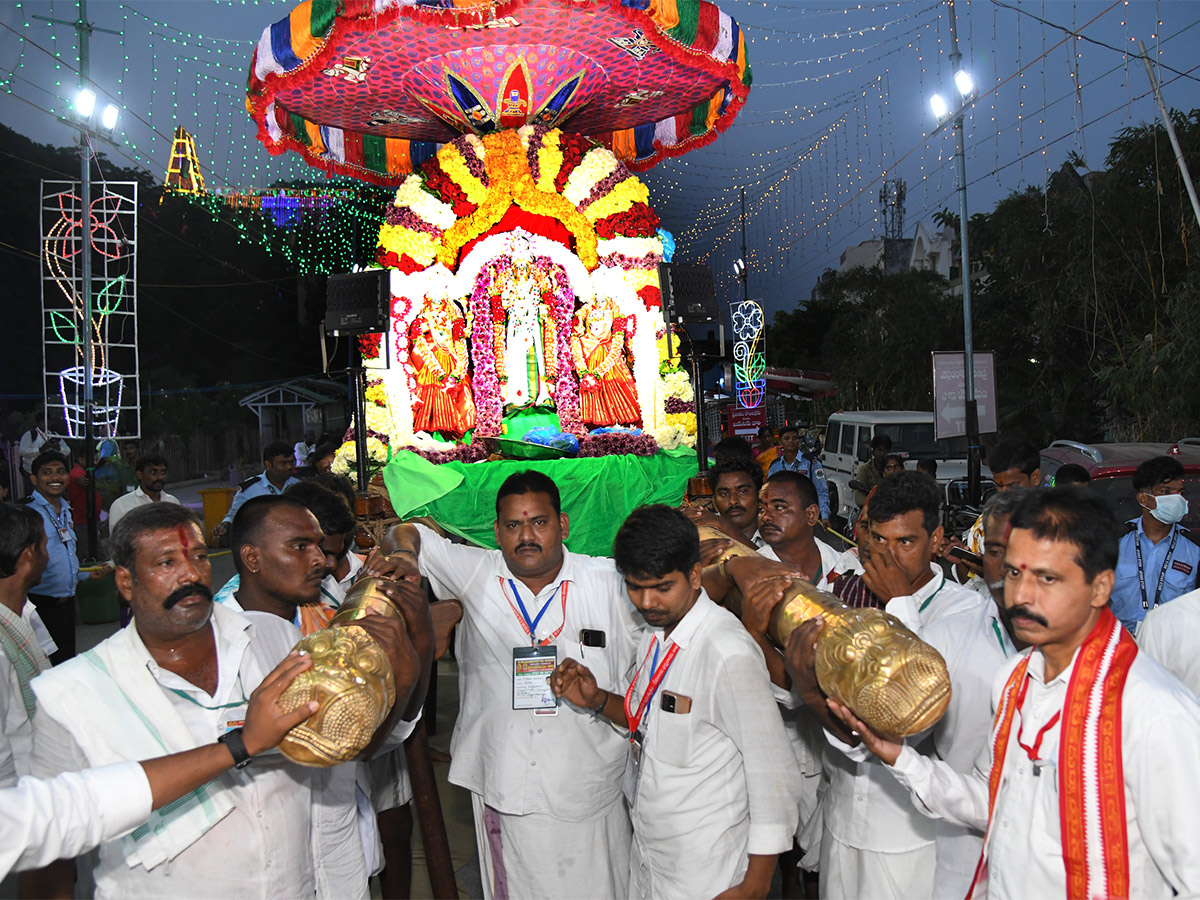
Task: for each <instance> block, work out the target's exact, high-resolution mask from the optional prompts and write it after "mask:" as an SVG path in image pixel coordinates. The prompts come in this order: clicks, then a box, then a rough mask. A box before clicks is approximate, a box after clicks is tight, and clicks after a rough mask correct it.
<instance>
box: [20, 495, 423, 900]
mask: <svg viewBox="0 0 1200 900" xmlns="http://www.w3.org/2000/svg"><path fill="white" fill-rule="evenodd" d="M300 512H302V513H303V514H304V515H309V514H308V512H307V510H304V509H303V507H301V509H300ZM312 527H313V529H314V530H315V523H314V524H313V526H312ZM285 530H286V529H285ZM281 552H283V553H293V554H296V555H299V556H301V557H302V556H303V555H304V554H305V553H306V552H307V551H306V549H305V548H292V547H288V548H286V550H282V551H281ZM317 552H318V553H319V551H317ZM112 555H113V559H114V562H115V563H116V565H117V573H116V579H117V589H118V590H119V591H120V592H121V594H122V596H123V597H124V598H125V599H126V601H127V602H128V603H129V604H130V606H131V607H132V609H133V621H132V623H131V624H130V625H129V627H127V628H125V629H123V630H121V631H119V632H117V633H116V634H115V635H113V636H112V637H110V638H109V639H108V640H106V641H104V642H102V643H101V644H100V645H98V646H97V647H95V648H94V649H92V650H89V651H87V652H86V653H85V654H83V655H82V656H80V657H79V658H77V659H75V660H72V661H71V662H70V663H67V664H64V665H62V666H60V667H58V668H57V669H54V670H52V671H51V672H47V673H45V675H44V676H43V677H40V678H37V679H34V682H33V685H32V686H33V690H34V693H35V694H36V695H37V700H38V714H37V716H36V717H35V719H34V774H35V775H38V776H39V777H46V776H51V775H57V774H59V773H61V772H68V771H79V770H81V769H85V768H89V767H93V766H98V765H105V764H108V763H112V762H119V761H122V760H128V759H143V758H147V757H152V756H160V755H162V754H164V753H173V752H179V751H181V750H187V749H191V748H193V747H196V746H200V745H203V744H207V743H209V742H211V741H213V740H214V739H215V740H221V741H223V742H224V743H225V744H226V745H227V746H228V747H229V749H230V751H231V752H232V754H233V756H234V758H235V759H236V760H237V762H238V767H237V768H235V769H234V770H233V771H231V772H228V773H226V774H225V775H223V776H221V777H220V778H218V779H217V780H216V781H213V782H211V783H210V784H208V785H206V786H205V787H203V788H201V789H199V790H198V791H196V792H194V793H193V794H191V795H189V796H188V797H187V799H185V800H183V801H181V802H179V803H176V804H172V805H171V806H168V807H165V808H164V810H160V811H159V812H158V813H157V814H155V815H154V816H152V817H151V818H150V820H149V821H148V822H147V823H146V827H145V828H139V829H136V830H135V831H134V832H133V833H132V834H130V835H129V836H127V837H125V838H122V839H121V840H117V841H109V842H107V843H105V844H103V845H102V846H101V847H100V851H99V864H98V866H97V867H96V869H95V872H94V874H95V878H96V896H97V897H104V898H107V897H121V898H139V897H146V898H149V897H194V896H197V895H206V896H220V897H251V896H254V897H309V896H312V895H313V894H314V890H315V886H316V884H317V879H316V872H315V869H316V867H317V866H316V860H315V856H314V850H313V843H312V832H313V817H312V807H313V797H312V784H313V779H314V778H315V777H319V776H323V775H324V774H325V773H323V772H317V773H315V774H314V770H310V769H304V768H301V767H298V766H295V765H293V764H292V763H290V762H288V761H287V760H286V759H284V758H283V757H282V756H273V755H265V756H262V757H253V758H252V757H250V756H249V753H248V751H247V749H246V747H245V742H244V741H243V739H242V736H241V725H242V722H243V720H244V719H245V717H246V708H247V703H248V698H249V697H250V695H251V693H252V692H253V691H254V689H255V688H256V687H257V686H258V685H259V683H260V682H261V681H263V679H264V678H265V677H266V676H267V675H268V673H269V672H270V671H271V670H272V668H273V667H274V666H275V665H276V664H277V663H278V662H279V661H280V660H281V659H283V658H284V657H286V656H287V654H288V652H289V651H290V649H291V647H292V646H293V645H294V643H295V641H296V639H297V637H298V634H297V632H296V630H295V628H294V627H293V626H292V625H291V624H290V623H289V622H287V621H285V620H284V619H283V618H282V617H279V616H259V617H257V618H256V619H255V620H254V621H251V620H250V619H249V618H247V617H246V616H244V615H242V614H240V613H237V612H234V611H232V610H230V609H227V608H225V607H224V606H221V605H220V604H214V603H213V601H212V588H211V583H212V570H211V568H210V566H209V562H208V550H207V548H206V547H205V545H204V537H203V534H202V531H201V527H200V523H199V521H198V519H197V518H196V516H195V514H194V513H192V512H191V510H189V509H187V508H186V507H183V506H177V505H175V504H172V503H153V504H150V505H147V506H144V507H141V508H139V509H136V510H134V511H133V512H131V513H129V514H128V515H127V516H126V517H125V519H124V520H123V521H122V522H121V523H120V525H119V526H118V527H117V529H116V532H115V533H114V534H113V536H112ZM359 624H362V625H363V627H364V628H366V629H367V630H368V631H369V632H370V633H371V634H372V636H374V637H375V638H376V639H377V640H379V642H380V643H381V644H382V645H383V646H384V648H385V650H387V652H388V655H389V658H390V659H391V661H392V666H393V670H394V673H395V678H396V694H397V701H396V706H397V709H398V710H399V709H403V708H404V707H406V706H408V705H409V703H410V700H412V699H413V698H412V694H413V692H414V691H416V690H418V686H419V677H418V674H419V671H420V665H419V662H418V661H417V659H416V656H417V653H416V651H415V649H414V647H413V643H412V641H410V639H409V636H408V634H407V633H406V631H405V629H404V626H403V625H402V624H401V623H400V622H399V621H397V620H383V619H380V618H378V617H376V618H371V617H368V618H366V619H362V620H360V622H359ZM418 702H419V701H418ZM247 766H248V767H247ZM332 849H333V850H336V849H337V848H332ZM327 864H328V860H326V859H322V860H321V865H322V866H325V865H327ZM62 887H63V886H62V885H59V886H58V888H59V890H61V888H62ZM65 887H66V889H67V891H68V892H69V890H70V885H69V883H68V884H67V885H65ZM356 887H357V886H355V885H349V884H347V885H341V886H340V892H341V895H342V896H346V895H349V894H351V893H352V892H354V890H355V889H356ZM362 887H363V890H364V891H365V883H364V885H363V886H362ZM47 893H51V892H49V891H48V892H47ZM54 893H55V895H58V892H57V891H56V892H54Z"/></svg>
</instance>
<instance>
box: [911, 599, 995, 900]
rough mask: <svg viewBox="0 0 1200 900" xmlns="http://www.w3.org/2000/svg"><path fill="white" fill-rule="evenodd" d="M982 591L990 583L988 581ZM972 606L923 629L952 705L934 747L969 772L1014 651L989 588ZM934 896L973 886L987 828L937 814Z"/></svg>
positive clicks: (947, 898) (952, 895) (951, 898)
mask: <svg viewBox="0 0 1200 900" xmlns="http://www.w3.org/2000/svg"><path fill="white" fill-rule="evenodd" d="M983 590H984V591H987V586H986V585H984V587H983ZM976 596H977V597H978V602H977V603H976V604H975V607H974V608H968V609H964V610H963V611H961V612H957V613H951V614H950V615H947V616H943V617H942V618H940V619H938V620H937V621H936V622H934V623H933V624H931V625H929V626H928V627H927V628H926V629H925V630H924V633H923V634H922V635H921V636H922V638H924V640H925V641H926V642H928V643H929V644H930V645H931V646H933V647H934V649H936V650H937V651H938V652H939V653H941V654H942V658H943V659H945V661H946V668H947V669H948V670H949V672H950V685H951V692H950V705H949V706H948V707H947V709H946V714H945V715H944V716H942V718H941V720H940V721H939V722H938V723H937V725H936V726H935V727H934V729H933V752H934V753H935V754H936V756H937V758H938V759H943V760H945V761H946V762H947V763H949V764H950V765H951V766H953V767H954V769H956V770H957V771H959V772H968V771H970V769H971V766H972V765H973V764H974V762H975V759H976V757H978V756H979V753H980V752H981V751H982V750H984V749H985V748H986V747H987V743H988V739H989V737H990V734H991V726H992V684H993V683H994V682H995V680H996V673H997V672H998V671H1000V669H1002V668H1004V665H1005V663H1006V662H1007V660H1008V659H1009V658H1010V657H1011V656H1013V655H1014V654H1015V653H1016V648H1015V647H1014V646H1013V643H1012V640H1011V639H1010V638H1009V636H1008V632H1007V631H1005V629H1004V626H1003V625H1002V624H1001V623H1000V613H999V611H998V610H997V608H996V603H995V601H994V600H993V599H992V597H991V595H990V594H977V595H976ZM935 825H936V828H937V870H936V871H935V872H934V876H933V896H934V897H935V898H939V900H941V898H944V900H962V898H963V897H965V896H966V895H967V891H969V890H970V888H971V879H972V877H973V876H974V874H975V864H976V863H977V862H978V861H979V851H980V850H981V849H982V847H983V832H982V831H977V830H973V829H969V828H964V827H963V826H961V825H956V824H954V823H951V822H946V821H944V820H939V821H938V822H936V823H935Z"/></svg>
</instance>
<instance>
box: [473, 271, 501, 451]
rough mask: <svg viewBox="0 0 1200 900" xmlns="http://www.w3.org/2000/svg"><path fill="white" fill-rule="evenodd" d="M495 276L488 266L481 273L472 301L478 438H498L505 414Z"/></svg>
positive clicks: (474, 386) (474, 385) (474, 382)
mask: <svg viewBox="0 0 1200 900" xmlns="http://www.w3.org/2000/svg"><path fill="white" fill-rule="evenodd" d="M493 272H494V269H493V268H492V267H491V266H488V267H487V268H485V269H484V270H483V271H481V272H480V273H479V275H478V277H477V279H476V282H475V291H474V293H472V294H471V301H470V311H471V315H470V318H471V322H472V326H471V364H472V365H473V366H474V374H473V375H472V378H471V390H472V391H473V392H474V394H475V434H476V437H477V438H478V437H479V436H485V435H486V436H490V435H497V434H499V433H500V419H501V414H502V412H503V410H502V404H501V403H500V381H499V379H498V378H497V375H496V333H495V329H494V328H493V324H494V322H495V319H494V318H493V313H492V275H493ZM497 299H499V298H497Z"/></svg>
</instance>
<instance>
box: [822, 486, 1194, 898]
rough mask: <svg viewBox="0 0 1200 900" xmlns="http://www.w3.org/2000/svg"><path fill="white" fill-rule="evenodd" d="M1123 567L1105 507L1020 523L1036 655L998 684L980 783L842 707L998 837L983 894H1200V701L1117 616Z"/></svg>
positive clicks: (1020, 514)
mask: <svg viewBox="0 0 1200 900" xmlns="http://www.w3.org/2000/svg"><path fill="white" fill-rule="evenodd" d="M1116 563H1117V529H1116V526H1115V524H1114V522H1113V520H1112V514H1111V512H1110V511H1109V509H1108V507H1107V506H1106V504H1105V503H1104V501H1103V500H1102V499H1101V498H1099V497H1096V496H1094V495H1090V494H1088V493H1087V492H1086V491H1083V490H1081V489H1078V488H1055V489H1053V490H1045V491H1038V492H1036V493H1035V494H1033V495H1032V496H1030V497H1029V498H1027V499H1026V500H1025V501H1023V502H1022V503H1021V505H1020V506H1018V507H1017V509H1016V510H1015V511H1014V512H1013V514H1012V532H1011V535H1010V537H1009V542H1008V549H1007V553H1006V558H1005V569H1006V583H1005V589H1004V603H1005V606H1006V607H1007V610H1008V615H1009V621H1010V622H1011V623H1012V627H1013V631H1014V633H1015V635H1016V637H1017V638H1018V639H1019V640H1022V641H1025V642H1027V643H1029V644H1032V645H1033V649H1032V650H1031V651H1029V652H1026V653H1023V654H1021V655H1020V656H1018V657H1016V658H1014V659H1013V660H1011V661H1010V662H1009V664H1008V665H1006V666H1005V667H1004V668H1003V669H1002V670H1001V671H1000V673H999V674H998V676H997V678H996V682H995V686H994V691H993V694H992V699H993V705H994V706H995V708H996V717H995V720H994V724H993V729H992V734H991V740H990V742H989V746H988V747H986V748H985V749H984V751H983V753H981V754H980V757H979V758H978V759H977V760H976V763H975V767H974V769H973V770H972V771H971V772H970V773H963V772H956V771H954V769H952V768H951V767H950V766H949V765H948V764H947V763H945V762H941V761H937V760H932V759H929V758H928V757H924V756H921V755H920V754H917V753H914V752H913V751H912V749H911V748H909V747H908V746H906V745H904V744H898V743H895V742H892V741H889V740H886V739H884V738H881V737H880V736H878V735H876V734H873V733H872V732H871V731H870V730H869V729H868V728H866V726H865V725H863V724H862V723H861V722H860V721H858V720H857V719H856V718H855V717H854V716H853V715H852V714H851V713H850V712H849V711H848V710H845V709H844V708H842V707H840V706H837V705H836V704H831V706H832V707H833V708H834V711H835V712H836V713H837V714H838V715H839V716H840V717H841V718H842V720H843V721H844V722H845V723H846V724H847V726H848V727H850V728H852V729H854V730H855V731H857V732H858V733H860V734H861V735H862V738H863V744H864V746H865V747H866V749H868V750H869V751H870V752H872V753H874V754H875V755H876V756H878V757H879V758H880V759H881V760H883V761H884V762H885V763H886V764H887V769H888V771H889V772H891V773H893V774H894V775H895V776H896V777H897V778H898V779H899V781H900V782H901V783H903V784H904V785H905V786H906V787H907V788H909V789H910V790H911V791H912V795H913V802H914V803H915V805H916V807H917V808H918V809H920V810H921V811H923V812H925V813H926V814H927V815H933V816H940V817H942V818H946V819H949V820H951V821H954V822H958V823H960V824H963V825H966V826H969V827H972V828H976V829H979V830H981V831H984V832H985V834H986V837H985V840H984V850H983V854H982V856H981V858H980V861H979V865H978V867H977V874H976V881H975V885H974V887H973V891H972V894H973V895H975V896H984V895H986V896H988V897H995V898H999V897H1005V898H1006V897H1013V898H1024V897H1050V896H1059V897H1062V896H1068V897H1085V896H1086V897H1110V896H1111V897H1171V896H1196V895H1197V894H1198V893H1200V843H1198V842H1197V841H1196V840H1195V834H1196V833H1197V830H1198V828H1200V782H1197V780H1196V779H1195V778H1194V777H1193V775H1194V769H1195V761H1196V759H1197V756H1198V754H1200V703H1197V701H1196V699H1195V698H1194V697H1193V696H1192V695H1191V693H1190V692H1189V691H1188V690H1187V689H1186V688H1185V687H1184V686H1183V685H1182V684H1180V682H1179V681H1178V680H1177V679H1175V678H1174V677H1173V676H1172V675H1171V674H1170V673H1169V672H1167V671H1166V670H1165V669H1163V668H1162V666H1160V665H1159V664H1158V663H1156V662H1155V661H1154V660H1153V659H1151V658H1150V657H1149V656H1148V655H1147V654H1142V653H1139V652H1138V648H1137V645H1136V644H1135V643H1134V641H1133V638H1132V637H1130V635H1129V634H1128V632H1126V631H1125V630H1124V629H1123V628H1122V627H1121V625H1120V623H1119V622H1118V621H1117V619H1116V617H1115V616H1114V615H1113V614H1112V612H1111V610H1110V609H1109V608H1108V604H1109V598H1110V596H1111V593H1112V588H1113V582H1114V569H1115V566H1116ZM1164 723H1166V724H1165V727H1164ZM1165 729H1169V731H1168V730H1165Z"/></svg>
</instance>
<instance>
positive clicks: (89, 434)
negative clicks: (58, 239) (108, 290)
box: [32, 0, 121, 562]
mask: <svg viewBox="0 0 1200 900" xmlns="http://www.w3.org/2000/svg"><path fill="white" fill-rule="evenodd" d="M78 5H79V17H78V18H77V19H76V20H75V21H74V22H68V21H65V20H63V19H54V18H50V17H48V16H38V15H34V16H33V17H32V18H34V19H40V20H41V21H43V22H52V23H55V24H58V25H70V26H71V27H72V28H74V29H75V34H76V37H77V38H78V40H79V89H80V90H83V89H84V88H86V87H90V85H91V81H92V79H91V48H90V46H89V38H90V37H91V34H92V32H93V31H103V32H105V33H107V34H115V35H120V34H121V32H119V31H113V30H112V29H110V28H96V27H95V26H94V25H92V23H91V22H89V21H88V17H87V0H78ZM75 127H76V128H77V129H78V130H79V182H80V184H79V201H80V204H81V206H82V207H83V208H82V210H81V212H80V215H81V218H82V221H83V235H82V236H83V247H82V248H81V252H80V257H81V259H80V272H79V274H80V280H81V281H82V284H81V285H80V301H81V304H80V305H81V306H82V307H83V322H82V326H83V366H82V368H83V439H84V444H85V446H84V448H83V467H84V469H85V470H86V472H87V491H86V503H87V507H86V508H87V558H88V560H90V561H93V562H94V561H95V560H96V557H97V556H98V555H99V545H100V539H99V526H100V510H99V509H97V508H96V427H95V416H94V414H93V409H92V407H93V405H94V403H95V377H96V369H95V359H94V357H95V354H96V348H95V345H94V343H93V341H92V328H93V325H92V216H91V205H92V158H91V146H90V145H89V143H88V132H87V126H86V125H82V126H80V125H76V126H75ZM64 413H65V410H64Z"/></svg>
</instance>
